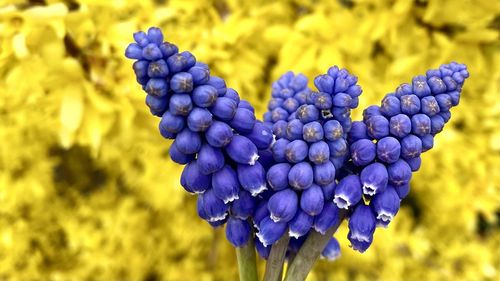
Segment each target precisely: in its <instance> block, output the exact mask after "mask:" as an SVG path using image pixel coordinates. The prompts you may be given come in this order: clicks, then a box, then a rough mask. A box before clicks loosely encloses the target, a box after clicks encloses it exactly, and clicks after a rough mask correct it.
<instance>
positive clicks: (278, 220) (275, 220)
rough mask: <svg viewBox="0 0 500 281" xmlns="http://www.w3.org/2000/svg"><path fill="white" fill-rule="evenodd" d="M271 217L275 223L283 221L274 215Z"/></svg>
mask: <svg viewBox="0 0 500 281" xmlns="http://www.w3.org/2000/svg"><path fill="white" fill-rule="evenodd" d="M270 217H271V219H272V220H273V222H280V221H281V218H280V217H277V216H275V215H273V213H271V215H270Z"/></svg>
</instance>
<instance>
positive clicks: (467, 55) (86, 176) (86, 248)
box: [0, 0, 500, 281]
mask: <svg viewBox="0 0 500 281" xmlns="http://www.w3.org/2000/svg"><path fill="white" fill-rule="evenodd" d="M149 26H159V27H160V28H161V29H162V30H163V31H164V33H165V38H166V40H168V41H170V42H173V43H176V44H178V45H179V47H180V49H182V50H190V51H192V52H193V53H194V54H195V55H196V56H197V58H198V59H199V60H200V61H203V62H206V63H208V64H209V65H210V66H211V69H212V73H213V74H215V75H218V76H221V77H223V78H225V79H226V81H227V82H228V84H229V86H231V87H233V88H235V89H236V90H237V91H238V92H239V93H240V94H241V95H242V96H243V98H245V99H247V100H249V101H250V102H251V103H252V104H253V105H254V106H255V107H256V109H257V113H258V116H259V117H260V116H262V113H263V112H264V111H265V107H266V103H267V100H268V99H269V96H270V85H271V83H272V81H273V80H275V79H276V78H278V77H279V76H280V74H282V73H284V72H285V71H287V70H293V71H298V72H302V73H304V74H306V75H308V76H309V77H310V79H311V78H313V77H314V76H316V75H318V74H321V73H324V72H325V71H326V70H327V68H328V67H329V66H331V65H334V64H337V65H339V66H341V67H345V68H347V69H349V70H350V71H351V72H352V73H354V74H355V75H357V76H358V77H359V81H360V84H361V86H362V87H363V90H364V93H363V95H362V98H361V102H360V106H359V108H360V109H358V110H356V111H355V112H354V117H355V119H359V117H360V115H361V109H362V108H364V107H366V106H368V105H370V104H374V103H379V101H380V99H381V97H382V96H383V95H384V94H385V93H388V92H391V91H393V90H394V89H395V88H396V87H397V86H398V85H399V84H400V83H402V82H407V81H410V79H411V77H412V76H414V75H416V74H419V73H424V72H425V70H426V69H429V68H435V67H438V66H439V65H440V64H441V63H447V62H450V61H451V60H456V61H458V62H462V63H465V64H467V65H468V67H469V71H470V73H471V76H470V78H469V79H468V80H467V81H466V83H465V87H464V92H463V97H462V100H461V104H460V106H458V107H457V108H455V109H454V110H453V117H452V119H451V122H450V123H449V124H448V125H447V126H446V128H445V130H444V131H443V133H441V134H440V135H439V136H437V138H436V144H435V147H434V149H433V150H431V151H430V152H428V153H426V154H425V155H424V156H423V166H422V168H421V170H420V171H419V172H417V173H416V174H414V176H413V179H412V191H411V193H410V196H409V197H408V198H407V199H406V200H405V201H404V202H403V206H402V209H401V211H400V213H399V214H398V216H397V217H396V220H395V221H394V222H393V223H392V224H391V226H390V227H389V228H388V229H378V230H377V232H376V234H375V242H374V244H373V246H372V247H371V248H370V249H369V250H368V251H367V252H366V253H365V254H359V253H357V252H354V251H352V250H351V249H350V248H349V247H348V245H349V243H348V241H347V239H346V229H345V225H344V226H343V227H342V228H341V230H340V231H339V233H338V234H337V235H336V237H337V238H339V240H340V242H341V244H342V257H341V259H340V260H338V261H335V262H333V263H329V262H324V261H322V262H319V263H318V264H317V266H316V267H315V271H314V272H313V273H312V274H311V275H310V277H309V280H389V281H390V280H436V281H437V280H440V281H441V280H500V1H498V0H475V1H472V0H383V1H382V0H359V1H349V0H341V1H334V0H331V1H305V0H291V1H264V0H259V1H257V0H255V1H236V0H225V1H224V0H199V1H180V0H179V1H176V0H171V1H161V0H156V1H147V0H133V1H125V0H117V1H103V0H78V1H75V0H68V1H63V2H60V1H28V2H26V1H15V0H14V1H4V0H0V142H1V144H0V280H134V281H135V280H137V281H159V280H187V281H189V280H236V279H237V272H236V264H235V254H234V250H233V249H232V247H231V246H230V245H229V243H228V242H227V241H226V240H225V237H224V230H223V229H218V230H216V231H214V230H212V228H211V227H210V226H209V225H208V224H206V223H204V222H203V221H202V220H200V219H198V218H197V216H196V211H195V198H194V197H192V196H189V195H187V194H186V193H185V192H184V191H183V189H182V188H181V187H180V184H179V175H180V171H181V167H180V166H178V165H176V164H175V163H173V162H172V161H171V160H170V159H169V158H168V147H169V145H170V142H169V141H166V140H164V139H162V138H161V136H160V134H159V133H158V130H157V124H158V121H159V120H158V119H157V118H155V117H152V116H151V115H150V114H149V112H148V109H147V107H146V106H145V104H144V98H145V95H144V93H143V92H142V91H141V89H140V87H139V86H138V85H137V84H136V82H135V79H134V73H133V71H132V69H131V64H132V63H131V62H130V61H128V60H126V59H125V58H124V55H123V54H124V49H125V47H126V46H127V44H128V43H129V42H131V41H132V33H133V32H135V31H137V30H145V29H147V28H148V27H149ZM260 266H262V263H261V264H260ZM261 272H262V270H261Z"/></svg>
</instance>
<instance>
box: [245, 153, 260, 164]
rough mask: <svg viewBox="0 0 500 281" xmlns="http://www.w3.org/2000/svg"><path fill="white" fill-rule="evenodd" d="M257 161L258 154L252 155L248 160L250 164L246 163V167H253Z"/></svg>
mask: <svg viewBox="0 0 500 281" xmlns="http://www.w3.org/2000/svg"><path fill="white" fill-rule="evenodd" d="M258 159H259V154H257V153H254V154H253V155H252V157H251V158H250V162H248V165H250V166H253V165H255V162H256V161H257V160H258Z"/></svg>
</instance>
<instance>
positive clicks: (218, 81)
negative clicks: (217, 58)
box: [207, 76, 227, 96]
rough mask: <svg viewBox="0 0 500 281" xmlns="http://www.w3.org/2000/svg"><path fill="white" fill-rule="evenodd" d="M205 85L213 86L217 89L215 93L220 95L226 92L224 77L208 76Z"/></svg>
mask: <svg viewBox="0 0 500 281" xmlns="http://www.w3.org/2000/svg"><path fill="white" fill-rule="evenodd" d="M207 85H210V86H212V87H214V88H215V89H216V90H217V95H218V96H222V95H224V94H225V93H226V90H227V87H226V81H224V79H222V78H220V77H217V76H210V78H209V79H208V82H207Z"/></svg>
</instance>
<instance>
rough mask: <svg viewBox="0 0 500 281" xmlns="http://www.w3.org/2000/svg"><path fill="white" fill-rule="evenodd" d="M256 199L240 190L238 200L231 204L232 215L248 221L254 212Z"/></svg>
mask: <svg viewBox="0 0 500 281" xmlns="http://www.w3.org/2000/svg"><path fill="white" fill-rule="evenodd" d="M254 209H255V198H254V197H252V195H250V193H249V192H248V191H245V190H240V193H239V194H238V199H236V200H234V201H233V203H232V204H231V215H232V216H233V217H235V218H239V219H242V220H246V219H248V218H249V217H250V216H251V215H252V214H253V212H254Z"/></svg>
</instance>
